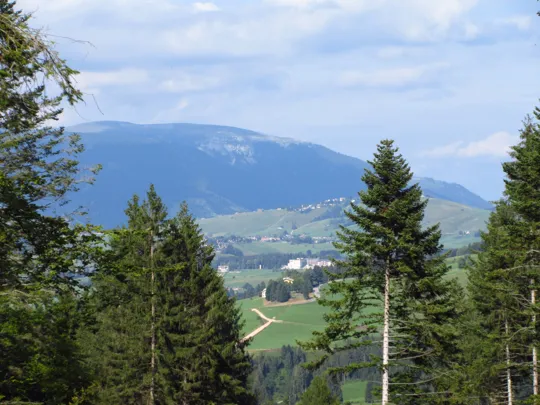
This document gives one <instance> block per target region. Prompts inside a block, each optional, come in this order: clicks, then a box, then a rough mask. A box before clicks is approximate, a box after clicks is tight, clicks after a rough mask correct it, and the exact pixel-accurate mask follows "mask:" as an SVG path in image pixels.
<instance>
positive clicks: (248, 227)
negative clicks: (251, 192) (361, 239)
mask: <svg viewBox="0 0 540 405" xmlns="http://www.w3.org/2000/svg"><path fill="white" fill-rule="evenodd" d="M347 205H348V203H346V202H341V203H339V204H336V205H334V206H320V207H319V208H317V207H315V208H314V209H312V210H309V211H303V212H302V211H298V210H287V209H274V210H264V211H263V210H260V211H255V212H244V213H237V214H233V215H222V216H217V217H214V218H206V219H201V220H200V221H199V223H200V225H201V227H202V229H203V231H204V232H205V234H207V235H209V236H231V235H236V236H244V237H247V236H275V235H281V234H283V233H284V232H285V231H286V232H288V233H294V234H304V235H307V236H311V237H321V236H332V235H334V234H335V232H336V230H338V229H339V225H340V224H346V223H345V222H344V221H345V217H344V215H343V209H345V208H346V207H347ZM489 214H490V211H489V210H484V209H480V208H473V207H469V206H466V205H463V204H458V203H455V202H452V201H447V200H441V199H438V198H430V199H429V202H428V206H427V210H426V216H425V219H424V225H425V226H430V225H434V224H437V223H440V227H441V231H442V233H443V236H445V235H457V234H459V231H462V232H463V233H466V232H467V231H469V232H471V233H474V232H475V231H478V230H484V229H485V223H486V221H487V219H488V217H489Z"/></svg>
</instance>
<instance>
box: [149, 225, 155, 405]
mask: <svg viewBox="0 0 540 405" xmlns="http://www.w3.org/2000/svg"><path fill="white" fill-rule="evenodd" d="M151 236H152V240H151V241H150V268H151V269H152V280H151V284H150V299H151V305H152V326H151V333H152V342H151V349H150V350H151V353H152V358H151V360H150V371H151V373H152V379H151V381H150V405H154V403H155V399H154V389H155V375H156V330H155V329H156V325H155V317H156V304H155V302H154V283H155V277H156V274H155V272H154V238H153V235H151Z"/></svg>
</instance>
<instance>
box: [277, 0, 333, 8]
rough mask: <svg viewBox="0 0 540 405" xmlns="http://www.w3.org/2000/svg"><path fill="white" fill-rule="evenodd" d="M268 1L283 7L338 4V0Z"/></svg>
mask: <svg viewBox="0 0 540 405" xmlns="http://www.w3.org/2000/svg"><path fill="white" fill-rule="evenodd" d="M267 1H268V3H270V4H273V5H276V6H282V7H296V8H307V7H316V6H321V5H334V4H336V5H337V2H335V1H332V0H267Z"/></svg>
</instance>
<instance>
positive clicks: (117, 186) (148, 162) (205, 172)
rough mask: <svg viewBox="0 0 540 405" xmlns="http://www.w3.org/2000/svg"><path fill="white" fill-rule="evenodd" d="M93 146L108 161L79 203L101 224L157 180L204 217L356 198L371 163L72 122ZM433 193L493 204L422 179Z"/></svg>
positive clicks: (285, 145)
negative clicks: (350, 197) (365, 170)
mask: <svg viewBox="0 0 540 405" xmlns="http://www.w3.org/2000/svg"><path fill="white" fill-rule="evenodd" d="M68 131H70V132H76V133H79V134H80V135H81V136H82V138H83V142H84V144H85V145H86V148H87V149H86V151H85V152H84V154H83V156H82V158H81V163H82V164H83V165H93V164H96V163H101V164H102V165H103V170H102V172H101V173H100V174H99V176H98V178H97V181H96V183H95V185H93V186H89V187H84V188H83V190H81V192H79V193H77V194H76V195H75V196H74V198H75V200H74V202H73V203H74V204H77V205H83V206H85V207H87V208H88V209H89V211H90V216H91V219H92V220H93V222H95V223H99V224H103V225H104V226H107V227H112V226H115V225H118V224H120V223H123V222H124V215H123V211H124V209H125V207H126V202H127V200H128V199H129V198H130V197H131V196H132V195H133V193H138V194H143V193H144V192H145V191H146V190H147V188H148V185H149V184H150V183H154V184H155V185H156V189H157V191H158V193H159V194H160V195H161V196H162V197H163V199H164V201H165V203H166V204H167V205H168V206H169V207H170V210H171V211H175V210H176V209H177V207H178V205H179V204H180V203H181V202H182V201H183V200H186V201H187V202H188V203H189V204H190V207H191V209H192V211H193V212H194V213H195V214H196V215H197V216H199V217H212V216H214V215H219V214H231V213H234V212H240V211H253V210H257V209H259V208H261V209H270V208H277V207H289V206H298V205H301V204H304V203H314V202H318V201H323V200H325V199H327V198H332V197H336V196H343V197H349V196H354V195H355V194H356V192H358V190H360V189H363V188H364V187H365V186H364V184H363V183H362V182H361V180H360V178H361V176H362V174H363V172H364V169H365V168H366V167H368V164H367V163H366V162H364V161H362V160H360V159H356V158H353V157H350V156H346V155H343V154H340V153H337V152H334V151H331V150H330V149H328V148H325V147H323V146H320V145H315V144H312V143H307V142H300V141H296V140H293V139H288V138H278V137H273V136H268V135H263V134H260V133H257V132H253V131H249V130H245V129H240V128H233V127H225V126H214V125H196V124H158V125H136V124H131V123H127V122H93V123H87V124H81V125H77V126H74V127H70V128H68ZM416 181H419V182H420V184H421V185H422V187H423V189H424V194H425V195H426V196H431V197H436V198H440V199H445V200H449V201H454V202H458V203H461V204H465V205H469V206H472V207H476V208H490V204H489V203H487V202H486V201H484V200H482V199H481V198H480V197H478V196H477V195H475V194H474V193H472V192H470V191H468V190H467V189H465V188H464V187H462V186H459V185H457V184H449V183H444V182H440V181H436V180H431V179H422V178H419V179H416Z"/></svg>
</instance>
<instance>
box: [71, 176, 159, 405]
mask: <svg viewBox="0 0 540 405" xmlns="http://www.w3.org/2000/svg"><path fill="white" fill-rule="evenodd" d="M125 214H126V216H127V217H128V224H127V227H125V228H122V229H120V230H118V231H114V232H112V233H111V235H110V236H111V238H110V246H111V254H110V258H109V260H108V261H107V262H106V263H105V265H107V266H109V267H110V268H108V269H103V270H102V272H101V274H99V275H98V277H97V278H95V280H94V282H95V293H94V297H93V302H94V306H95V312H96V318H95V321H94V322H96V323H97V324H98V325H99V327H98V328H96V329H95V330H94V331H93V333H90V334H84V335H83V337H82V339H83V341H85V342H87V344H88V346H89V357H90V359H91V360H90V363H91V364H92V366H93V368H94V370H95V375H96V385H95V397H94V400H93V401H94V403H99V404H107V403H111V402H114V403H118V404H154V403H163V402H159V401H156V399H155V398H156V391H158V390H159V389H157V388H156V374H157V369H158V364H157V347H156V328H157V326H156V325H157V322H158V320H157V319H158V317H159V316H158V313H157V312H156V295H157V294H158V293H159V292H157V291H156V272H157V271H160V270H161V268H162V266H163V260H162V259H161V255H160V252H161V247H162V243H163V239H164V231H165V228H166V226H167V221H166V217H167V209H166V207H165V205H164V204H163V202H162V201H161V199H160V198H159V196H158V195H157V193H156V191H155V188H154V186H153V185H151V186H150V189H149V191H148V192H147V194H146V199H145V200H144V201H143V202H142V203H141V202H140V199H139V197H138V196H137V195H135V196H133V198H132V199H131V200H130V201H129V202H128V207H127V208H126V210H125ZM104 341H105V342H107V344H106V345H103V342H104Z"/></svg>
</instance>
